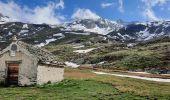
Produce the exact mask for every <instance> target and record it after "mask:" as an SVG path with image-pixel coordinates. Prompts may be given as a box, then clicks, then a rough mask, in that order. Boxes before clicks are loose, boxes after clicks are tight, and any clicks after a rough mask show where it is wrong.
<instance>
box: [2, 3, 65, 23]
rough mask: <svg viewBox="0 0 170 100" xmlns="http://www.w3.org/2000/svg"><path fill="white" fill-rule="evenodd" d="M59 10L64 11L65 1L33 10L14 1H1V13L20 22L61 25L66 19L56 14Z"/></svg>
mask: <svg viewBox="0 0 170 100" xmlns="http://www.w3.org/2000/svg"><path fill="white" fill-rule="evenodd" d="M58 9H64V2H63V0H60V2H58V3H55V2H48V4H47V5H46V6H36V7H35V8H33V9H31V8H29V7H27V6H20V5H18V4H16V3H15V2H14V1H10V2H2V1H0V13H2V14H3V15H5V16H9V17H10V18H11V19H14V20H15V21H19V22H29V23H35V24H42V23H46V24H60V23H61V22H62V20H64V19H65V18H64V16H62V15H59V14H56V10H58Z"/></svg>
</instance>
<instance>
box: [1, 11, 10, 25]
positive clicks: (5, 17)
mask: <svg viewBox="0 0 170 100" xmlns="http://www.w3.org/2000/svg"><path fill="white" fill-rule="evenodd" d="M9 21H10V18H9V17H8V16H4V15H2V14H1V13H0V24H4V23H6V22H9Z"/></svg>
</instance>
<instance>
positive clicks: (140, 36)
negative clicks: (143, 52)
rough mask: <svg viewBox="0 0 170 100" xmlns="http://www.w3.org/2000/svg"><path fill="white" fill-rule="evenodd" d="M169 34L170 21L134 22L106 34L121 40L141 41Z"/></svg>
mask: <svg viewBox="0 0 170 100" xmlns="http://www.w3.org/2000/svg"><path fill="white" fill-rule="evenodd" d="M169 36H170V21H154V22H143V23H140V22H136V23H130V24H128V25H126V26H124V27H123V28H121V29H119V30H117V31H113V32H111V33H109V34H108V37H111V38H112V39H114V40H119V41H122V42H141V41H148V40H153V39H160V38H164V37H169Z"/></svg>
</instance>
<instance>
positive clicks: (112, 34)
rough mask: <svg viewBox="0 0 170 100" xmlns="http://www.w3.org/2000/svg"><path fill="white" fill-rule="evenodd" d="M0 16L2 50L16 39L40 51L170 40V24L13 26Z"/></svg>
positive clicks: (104, 21) (90, 22)
mask: <svg viewBox="0 0 170 100" xmlns="http://www.w3.org/2000/svg"><path fill="white" fill-rule="evenodd" d="M13 21H14V20H11V19H10V18H9V17H7V16H3V15H2V14H0V46H1V47H0V48H3V47H4V46H6V44H7V42H9V40H10V39H11V37H12V36H13V35H17V37H18V38H19V39H20V40H22V41H24V42H27V43H30V44H33V45H37V46H39V47H41V46H45V45H48V44H49V43H55V44H58V43H80V42H89V41H90V42H96V40H97V41H98V40H99V41H100V42H101V41H102V42H106V41H107V40H110V41H112V42H124V43H136V42H144V41H150V40H155V39H161V38H165V37H169V36H170V21H148V22H124V21H122V20H117V21H110V20H107V19H103V18H98V19H77V20H74V21H73V22H69V23H65V24H63V25H53V26H52V25H47V24H31V23H23V22H13Z"/></svg>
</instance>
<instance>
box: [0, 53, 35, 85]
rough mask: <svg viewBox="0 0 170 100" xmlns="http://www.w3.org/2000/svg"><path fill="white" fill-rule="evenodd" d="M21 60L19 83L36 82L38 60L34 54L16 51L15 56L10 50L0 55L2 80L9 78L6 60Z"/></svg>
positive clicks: (0, 75) (28, 83) (30, 83)
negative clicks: (11, 54)
mask: <svg viewBox="0 0 170 100" xmlns="http://www.w3.org/2000/svg"><path fill="white" fill-rule="evenodd" d="M7 61H8V62H11V61H21V63H20V64H19V76H18V85H20V86H25V85H32V84H36V80H37V61H36V59H34V57H33V56H31V55H30V56H28V55H26V54H24V53H22V52H19V51H18V52H16V55H15V56H13V57H12V56H10V52H6V53H4V54H3V55H1V57H0V81H1V82H4V81H5V78H7V65H6V62H7Z"/></svg>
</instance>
